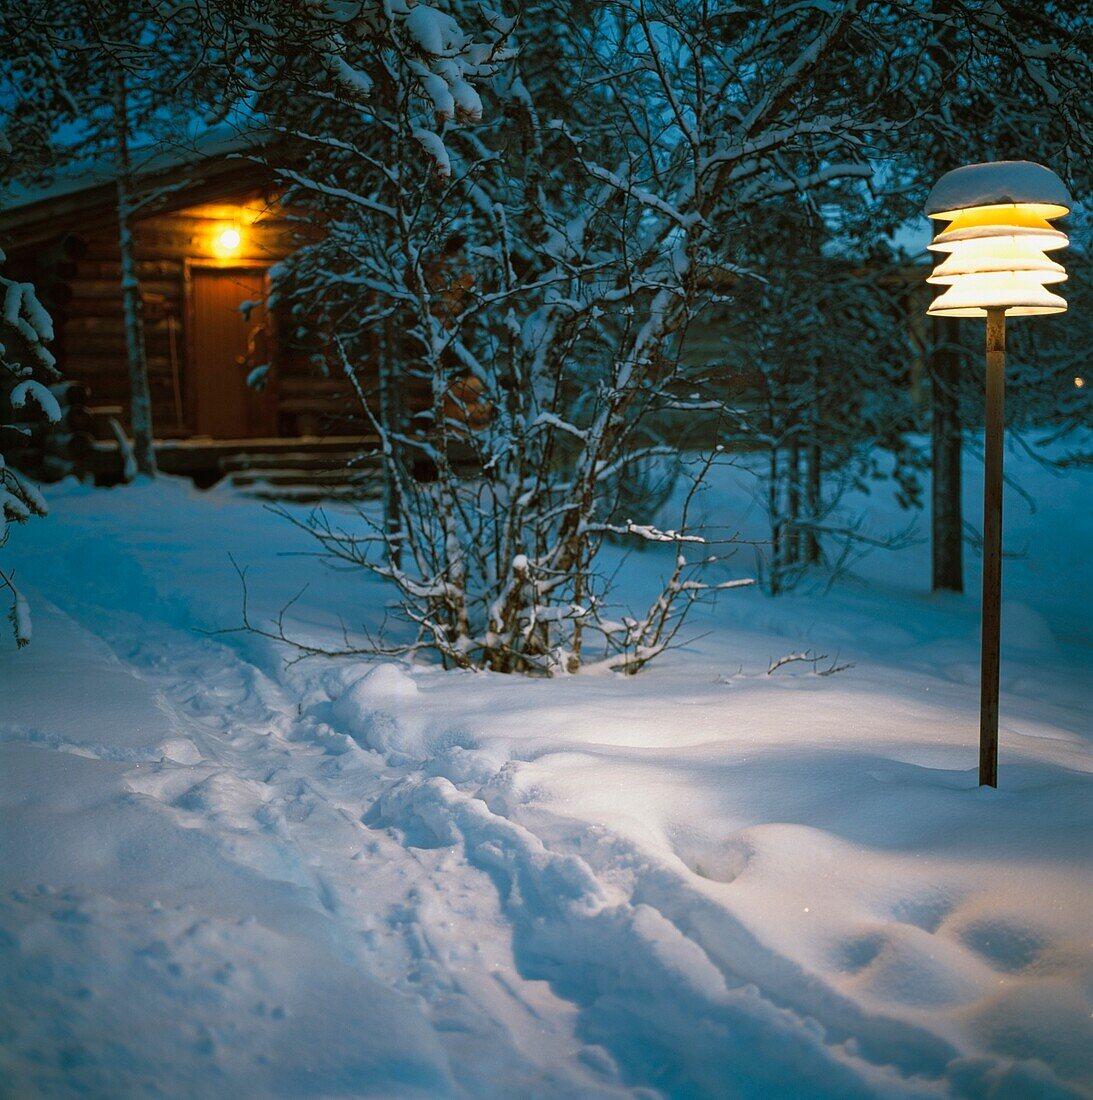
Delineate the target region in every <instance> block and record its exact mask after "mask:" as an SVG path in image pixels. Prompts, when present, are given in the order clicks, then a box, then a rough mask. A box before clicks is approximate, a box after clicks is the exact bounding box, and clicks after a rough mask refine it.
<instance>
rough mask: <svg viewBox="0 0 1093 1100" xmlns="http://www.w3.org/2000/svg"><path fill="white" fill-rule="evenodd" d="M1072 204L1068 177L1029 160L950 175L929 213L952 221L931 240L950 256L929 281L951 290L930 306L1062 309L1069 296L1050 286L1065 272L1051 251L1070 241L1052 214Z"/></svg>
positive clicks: (933, 309)
mask: <svg viewBox="0 0 1093 1100" xmlns="http://www.w3.org/2000/svg"><path fill="white" fill-rule="evenodd" d="M1072 205H1073V202H1072V200H1071V198H1070V194H1069V192H1068V191H1067V189H1066V186H1065V184H1064V183H1063V181H1062V180H1061V179H1059V177H1058V176H1057V175H1056V174H1055V173H1054V172H1052V171H1051V169H1050V168H1045V167H1044V166H1043V165H1042V164H1034V163H1033V162H1032V161H1027V160H1006V161H996V162H994V163H991V164H969V165H966V166H965V167H963V168H957V169H954V170H953V171H952V172H948V173H946V174H945V175H944V176H942V177H941V179H940V180H938V182H937V184H936V185H935V186H934V189H933V191H931V192H930V197H929V198H928V199H927V200H926V215H927V216H928V217H930V218H934V219H937V220H939V221H947V222H949V223H950V224H949V225H948V226H947V227H946V228H945V229H944V230H942V232H940V233H938V234H937V236H936V237H935V238H934V239H933V241H932V242H931V243H930V245H929V247H930V249H931V250H932V251H934V252H941V253H947V254H948V255H947V256H946V257H945V258H944V259H943V260H942V261H941V262H940V263H939V264H938V266H937V267H936V268H935V269H934V271H933V274H931V275H930V277H929V278H928V279H927V282H930V283H935V284H940V285H942V286H945V287H947V288H948V289H947V290H946V291H945V292H944V293H943V294H942V295H940V296H939V297H938V298H936V299H935V300H934V301H933V303H932V304H931V305H930V308H929V310H928V312H929V313H932V314H938V315H942V316H948V317H985V316H986V315H987V310H988V309H1004V310H1005V311H1006V313H1008V314H1010V315H1014V316H1021V315H1026V316H1027V315H1030V314H1038V313H1062V312H1064V311H1065V310H1066V300H1065V299H1064V298H1061V297H1060V296H1059V295H1058V294H1053V293H1052V292H1051V291H1049V290H1048V289H1047V284H1049V283H1058V282H1062V281H1063V280H1064V279H1066V271H1065V269H1064V268H1063V267H1062V265H1061V264H1058V263H1056V262H1055V261H1054V260H1052V259H1050V258H1049V257H1048V256H1047V253H1048V252H1050V251H1052V250H1053V249H1057V248H1064V247H1066V244H1067V237H1066V234H1065V233H1063V232H1061V231H1060V230H1058V229H1056V228H1055V227H1054V226H1052V225H1051V222H1050V220H1049V219H1051V218H1059V217H1062V216H1063V215H1064V214H1067V213H1069V212H1070V208H1071V206H1072Z"/></svg>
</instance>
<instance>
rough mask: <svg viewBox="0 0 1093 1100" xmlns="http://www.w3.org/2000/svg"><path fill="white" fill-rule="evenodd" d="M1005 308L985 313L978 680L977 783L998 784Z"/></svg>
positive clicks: (995, 785) (992, 785)
mask: <svg viewBox="0 0 1093 1100" xmlns="http://www.w3.org/2000/svg"><path fill="white" fill-rule="evenodd" d="M1005 396H1006V311H1005V309H990V310H988V311H987V425H986V445H985V447H984V456H983V610H982V620H983V625H982V636H981V646H980V648H981V675H980V680H979V785H980V786H981V787H984V786H986V787H997V786H998V668H999V656H1000V649H1001V635H1002V450H1003V445H1004V436H1005V414H1004V402H1005Z"/></svg>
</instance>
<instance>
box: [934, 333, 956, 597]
mask: <svg viewBox="0 0 1093 1100" xmlns="http://www.w3.org/2000/svg"><path fill="white" fill-rule="evenodd" d="M956 326H957V322H956V321H955V320H953V319H952V318H940V317H939V318H937V319H936V321H935V328H934V350H933V353H932V356H931V363H930V382H931V388H932V396H933V419H932V424H931V443H932V448H933V487H932V498H931V525H932V531H931V536H932V540H931V541H932V551H933V554H932V556H933V590H934V591H935V592H937V591H946V592H963V591H964V532H963V514H962V508H961V481H960V451H961V441H962V437H961V431H960V406H959V377H960V374H959V371H960V356H959V353H958V351H957V349H956V343H957V338H958V337H957V329H956Z"/></svg>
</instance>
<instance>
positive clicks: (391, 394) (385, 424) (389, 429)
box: [379, 317, 402, 569]
mask: <svg viewBox="0 0 1093 1100" xmlns="http://www.w3.org/2000/svg"><path fill="white" fill-rule="evenodd" d="M394 328H395V326H394V323H393V322H392V320H391V318H390V317H387V318H385V319H384V322H383V354H382V355H381V356H380V364H379V421H380V426H381V427H382V428H383V431H384V433H385V434H386V436H387V440H388V445H389V446H390V447H392V448H394V442H393V441H391V437H392V435H393V434H395V433H396V432H399V431H401V430H402V423H401V416H400V413H399V401H398V393H397V387H396V385H395V378H394V372H395V347H394V339H395V336H394ZM382 470H383V525H384V530H385V531H386V532H387V537H388V539H389V542H388V545H389V546H390V547H391V551H390V553H391V562H392V564H393V565H394V566H395V568H397V569H401V568H402V543H401V542H400V541H399V535H400V532H401V531H402V495H401V492H400V489H399V471H398V459H397V457H396V455H395V454H394V453H393V450H392V453H391V454H389V455H385V456H384V459H383V466H382Z"/></svg>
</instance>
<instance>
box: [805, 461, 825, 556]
mask: <svg viewBox="0 0 1093 1100" xmlns="http://www.w3.org/2000/svg"><path fill="white" fill-rule="evenodd" d="M805 474H806V477H805V508H806V509H807V511H808V518H809V522H810V523H819V522H820V511H821V508H822V500H823V488H822V478H823V470H822V467H821V452H820V445H819V443H810V444H809V445H808V448H807V450H806V451H805ZM805 561H806V562H807V563H808V564H809V565H820V564H821V563H822V562H823V552H822V551H821V549H820V536H819V535H818V534H816V531H815V530H814V529H813V528H812V527H809V528H808V530H807V531H805Z"/></svg>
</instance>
